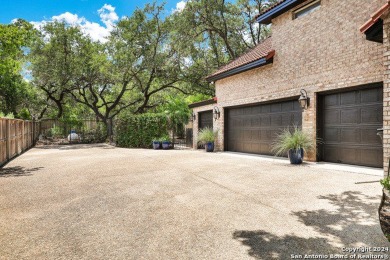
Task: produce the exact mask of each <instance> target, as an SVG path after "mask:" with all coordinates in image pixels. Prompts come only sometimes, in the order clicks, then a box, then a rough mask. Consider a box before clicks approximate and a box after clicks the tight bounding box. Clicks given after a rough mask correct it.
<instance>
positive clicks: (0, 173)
mask: <svg viewBox="0 0 390 260" xmlns="http://www.w3.org/2000/svg"><path fill="white" fill-rule="evenodd" d="M43 168H44V167H34V168H30V169H27V168H25V167H20V166H15V167H7V168H0V177H21V176H31V175H33V174H32V173H33V172H36V171H39V170H41V169H43Z"/></svg>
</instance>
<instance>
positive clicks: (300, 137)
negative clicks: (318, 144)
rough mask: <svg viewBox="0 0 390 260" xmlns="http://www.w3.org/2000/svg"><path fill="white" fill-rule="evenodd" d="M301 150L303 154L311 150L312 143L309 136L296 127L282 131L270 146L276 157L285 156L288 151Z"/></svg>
mask: <svg viewBox="0 0 390 260" xmlns="http://www.w3.org/2000/svg"><path fill="white" fill-rule="evenodd" d="M301 148H302V149H303V150H304V152H305V153H307V152H309V151H310V150H313V148H314V142H313V139H312V137H311V136H310V134H308V133H307V132H304V131H303V130H302V129H300V128H299V127H297V126H293V127H289V128H286V129H284V130H283V131H282V132H281V133H280V134H279V135H278V136H277V137H276V141H275V142H274V143H273V144H272V152H274V153H275V155H276V156H279V155H283V154H286V153H287V152H288V151H289V150H291V149H292V150H299V149H301Z"/></svg>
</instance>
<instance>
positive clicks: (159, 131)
mask: <svg viewBox="0 0 390 260" xmlns="http://www.w3.org/2000/svg"><path fill="white" fill-rule="evenodd" d="M167 129H168V121H167V117H166V115H165V114H141V115H133V116H127V117H121V118H119V119H118V120H117V122H116V141H117V145H118V146H120V147H129V148H149V147H150V146H151V144H152V141H153V139H155V137H156V136H161V138H163V137H164V136H168V130H167ZM161 138H159V139H160V140H161ZM164 138H165V137H164Z"/></svg>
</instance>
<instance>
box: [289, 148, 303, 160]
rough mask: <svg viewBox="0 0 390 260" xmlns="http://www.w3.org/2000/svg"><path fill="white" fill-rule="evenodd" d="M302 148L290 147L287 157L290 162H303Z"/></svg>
mask: <svg viewBox="0 0 390 260" xmlns="http://www.w3.org/2000/svg"><path fill="white" fill-rule="evenodd" d="M303 155H304V154H303V149H302V148H301V149H298V150H294V149H290V150H289V151H288V158H289V159H290V163H291V164H301V163H302V162H303Z"/></svg>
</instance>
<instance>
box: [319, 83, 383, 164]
mask: <svg viewBox="0 0 390 260" xmlns="http://www.w3.org/2000/svg"><path fill="white" fill-rule="evenodd" d="M382 91H383V89H382V88H381V87H375V88H370V89H364V90H354V91H348V92H341V93H336V94H330V95H326V96H323V97H322V101H323V102H322V108H321V109H322V113H323V117H322V138H323V142H324V144H323V145H322V153H321V154H322V159H323V160H324V161H329V162H339V163H347V164H356V165H364V166H372V167H382V164H383V148H382V142H381V139H380V137H379V136H378V135H377V129H378V128H381V127H382V121H383V112H382V111H383V103H382V99H383V94H382Z"/></svg>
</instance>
